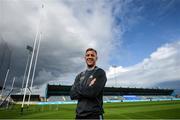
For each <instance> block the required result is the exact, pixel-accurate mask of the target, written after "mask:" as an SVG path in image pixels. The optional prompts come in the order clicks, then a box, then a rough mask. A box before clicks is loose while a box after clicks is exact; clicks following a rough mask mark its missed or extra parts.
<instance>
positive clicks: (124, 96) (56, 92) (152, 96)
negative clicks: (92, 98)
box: [46, 84, 175, 102]
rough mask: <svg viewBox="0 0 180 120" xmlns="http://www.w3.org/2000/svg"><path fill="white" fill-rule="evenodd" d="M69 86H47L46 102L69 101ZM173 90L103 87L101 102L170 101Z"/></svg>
mask: <svg viewBox="0 0 180 120" xmlns="http://www.w3.org/2000/svg"><path fill="white" fill-rule="evenodd" d="M70 88H71V86H66V85H49V84H48V85H47V88H46V98H47V101H50V102H53V101H56V102H58V101H62V102H69V101H71V99H70V97H69V91H70ZM173 92H174V90H173V89H150V88H114V87H105V89H104V96H103V100H104V101H105V102H111V101H113V102H126V101H127V102H128V101H158V100H172V99H175V97H174V96H172V93H173Z"/></svg>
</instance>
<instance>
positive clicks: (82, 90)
mask: <svg viewBox="0 0 180 120" xmlns="http://www.w3.org/2000/svg"><path fill="white" fill-rule="evenodd" d="M85 61H86V64H87V69H86V70H85V71H83V72H81V73H80V74H78V75H77V76H76V79H75V82H74V84H73V85H72V88H71V91H70V97H71V99H72V100H78V104H77V108H76V119H99V120H100V119H103V113H104V109H103V89H104V86H105V84H106V81H107V78H106V73H105V71H104V70H103V69H101V68H98V67H97V66H96V61H97V51H96V50H95V49H93V48H88V49H87V50H86V53H85Z"/></svg>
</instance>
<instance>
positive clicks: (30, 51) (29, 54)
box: [21, 45, 33, 94]
mask: <svg viewBox="0 0 180 120" xmlns="http://www.w3.org/2000/svg"><path fill="white" fill-rule="evenodd" d="M26 49H27V50H28V51H29V52H28V58H27V62H26V68H25V72H24V76H23V82H22V88H21V94H23V88H24V81H25V78H26V74H27V69H28V66H29V60H30V56H31V53H32V51H33V48H32V47H31V46H29V45H27V46H26Z"/></svg>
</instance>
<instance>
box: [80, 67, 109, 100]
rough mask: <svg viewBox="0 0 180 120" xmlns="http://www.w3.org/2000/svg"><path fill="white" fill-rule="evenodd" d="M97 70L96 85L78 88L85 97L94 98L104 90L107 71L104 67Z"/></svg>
mask: <svg viewBox="0 0 180 120" xmlns="http://www.w3.org/2000/svg"><path fill="white" fill-rule="evenodd" d="M97 72H98V73H97V75H96V76H95V77H94V78H96V81H95V83H94V85H92V86H89V85H86V86H79V89H78V93H79V95H81V96H83V97H88V98H93V97H96V96H97V95H99V93H100V92H101V91H102V90H103V88H104V86H105V84H106V81H107V78H106V73H105V71H104V70H102V69H100V70H97ZM94 78H93V79H94Z"/></svg>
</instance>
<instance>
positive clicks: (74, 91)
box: [70, 75, 80, 100]
mask: <svg viewBox="0 0 180 120" xmlns="http://www.w3.org/2000/svg"><path fill="white" fill-rule="evenodd" d="M79 76H80V75H77V76H76V79H75V81H74V84H73V85H72V87H71V90H70V98H71V100H78V99H79V98H80V95H79V93H78V92H77V89H78V88H79Z"/></svg>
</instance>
